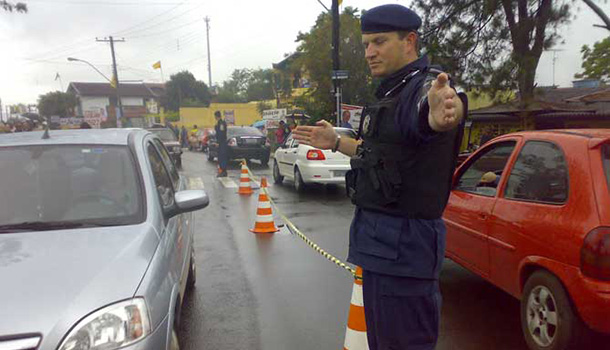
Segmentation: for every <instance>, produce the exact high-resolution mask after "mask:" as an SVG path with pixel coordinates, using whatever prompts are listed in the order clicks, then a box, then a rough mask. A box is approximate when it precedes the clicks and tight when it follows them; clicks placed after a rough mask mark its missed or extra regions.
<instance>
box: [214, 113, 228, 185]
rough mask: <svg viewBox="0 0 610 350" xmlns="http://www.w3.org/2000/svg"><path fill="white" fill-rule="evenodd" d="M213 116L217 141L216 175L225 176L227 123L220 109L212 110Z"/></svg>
mask: <svg viewBox="0 0 610 350" xmlns="http://www.w3.org/2000/svg"><path fill="white" fill-rule="evenodd" d="M214 118H216V126H215V127H214V129H215V130H216V142H218V177H226V176H227V164H228V163H229V160H228V159H227V158H228V156H229V154H228V150H227V148H228V147H229V146H228V145H227V123H226V122H225V121H224V120H223V119H222V115H221V114H220V111H216V112H214Z"/></svg>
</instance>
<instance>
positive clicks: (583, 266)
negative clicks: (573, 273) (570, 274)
mask: <svg viewBox="0 0 610 350" xmlns="http://www.w3.org/2000/svg"><path fill="white" fill-rule="evenodd" d="M580 270H581V271H582V273H583V274H584V275H585V276H587V277H591V278H595V279H598V280H603V281H610V227H598V228H596V229H594V230H593V231H591V232H589V233H588V234H587V237H586V238H585V242H584V243H583V246H582V248H581V249H580Z"/></svg>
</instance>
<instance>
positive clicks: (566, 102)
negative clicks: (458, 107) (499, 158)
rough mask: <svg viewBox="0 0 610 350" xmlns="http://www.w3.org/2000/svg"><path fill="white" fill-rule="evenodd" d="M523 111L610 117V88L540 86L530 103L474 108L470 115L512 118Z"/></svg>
mask: <svg viewBox="0 0 610 350" xmlns="http://www.w3.org/2000/svg"><path fill="white" fill-rule="evenodd" d="M523 112H527V113H529V114H530V115H533V116H541V117H542V116H544V117H570V118H572V117H573V118H581V117H585V118H586V117H600V116H604V117H606V116H607V117H610V88H608V87H597V88H539V89H536V97H535V100H534V102H532V103H530V104H529V105H527V106H526V107H523V106H521V105H520V104H519V102H518V101H511V102H508V103H504V104H499V105H494V106H490V107H484V108H479V109H476V110H472V111H470V112H469V115H470V117H471V118H472V119H474V120H492V119H494V120H503V119H504V120H510V119H513V118H514V117H516V116H518V115H520V114H522V113H523Z"/></svg>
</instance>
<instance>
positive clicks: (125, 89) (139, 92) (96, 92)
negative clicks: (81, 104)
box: [68, 82, 165, 98]
mask: <svg viewBox="0 0 610 350" xmlns="http://www.w3.org/2000/svg"><path fill="white" fill-rule="evenodd" d="M70 89H73V90H74V92H75V93H76V94H78V95H80V96H115V95H116V89H115V88H113V87H112V86H110V83H84V82H72V83H70V86H69V87H68V91H70ZM164 90H165V86H164V85H163V84H149V83H145V84H120V86H119V93H120V94H121V96H123V97H151V98H152V97H158V96H159V95H161V94H162V93H163V92H164Z"/></svg>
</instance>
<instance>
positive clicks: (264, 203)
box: [250, 177, 279, 233]
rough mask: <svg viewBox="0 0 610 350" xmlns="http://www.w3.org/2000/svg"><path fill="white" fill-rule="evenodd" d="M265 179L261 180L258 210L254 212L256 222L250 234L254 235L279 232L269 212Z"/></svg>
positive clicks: (269, 203) (269, 206)
mask: <svg viewBox="0 0 610 350" xmlns="http://www.w3.org/2000/svg"><path fill="white" fill-rule="evenodd" d="M265 188H267V179H266V178H264V177H263V178H262V179H261V191H260V193H259V194H258V209H257V210H256V222H255V223H254V228H253V229H251V230H250V232H254V233H274V232H277V231H279V230H278V229H277V227H275V223H274V222H273V211H272V210H271V202H270V201H269V197H267V193H265Z"/></svg>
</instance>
